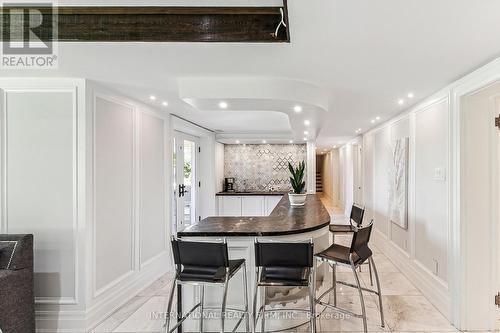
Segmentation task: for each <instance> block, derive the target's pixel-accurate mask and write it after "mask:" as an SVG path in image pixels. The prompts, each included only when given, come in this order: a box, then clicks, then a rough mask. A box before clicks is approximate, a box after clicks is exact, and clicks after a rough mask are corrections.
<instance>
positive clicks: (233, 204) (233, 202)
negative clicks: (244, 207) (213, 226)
mask: <svg viewBox="0 0 500 333" xmlns="http://www.w3.org/2000/svg"><path fill="white" fill-rule="evenodd" d="M218 198H219V216H241V196H236V195H223V196H219V197H218Z"/></svg>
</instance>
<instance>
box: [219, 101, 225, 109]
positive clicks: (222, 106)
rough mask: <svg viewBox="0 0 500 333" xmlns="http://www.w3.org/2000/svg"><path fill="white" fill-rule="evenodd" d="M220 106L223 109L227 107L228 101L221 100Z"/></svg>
mask: <svg viewBox="0 0 500 333" xmlns="http://www.w3.org/2000/svg"><path fill="white" fill-rule="evenodd" d="M219 107H220V108H221V109H227V103H226V102H219Z"/></svg>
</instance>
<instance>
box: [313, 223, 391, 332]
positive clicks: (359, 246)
mask: <svg viewBox="0 0 500 333" xmlns="http://www.w3.org/2000/svg"><path fill="white" fill-rule="evenodd" d="M372 227H373V220H372V221H371V222H370V224H369V225H367V226H366V227H363V228H359V229H356V230H354V231H353V237H352V242H351V246H350V247H346V246H342V245H338V244H332V245H331V246H330V247H329V248H328V249H326V250H324V251H322V252H320V253H317V254H316V255H315V258H316V259H317V260H319V261H325V262H327V263H328V264H329V265H330V266H332V268H333V270H334V272H335V270H336V269H335V266H336V265H342V266H348V267H350V268H351V270H352V273H353V274H354V278H355V280H356V285H353V284H350V283H347V282H343V281H337V279H336V276H335V274H334V275H333V281H332V287H331V288H330V289H328V290H327V291H325V292H324V293H323V294H321V295H320V296H319V297H318V298H317V299H316V303H318V304H321V305H323V306H326V307H329V308H332V309H334V310H336V311H338V312H340V313H344V314H349V315H352V316H354V317H356V318H362V319H363V328H364V331H365V333H366V332H368V326H367V322H366V309H365V302H364V299H363V291H367V292H370V293H373V294H375V295H377V296H378V300H379V307H380V321H381V326H382V327H384V326H385V324H384V309H383V305H382V292H381V291H380V281H379V277H378V272H377V267H376V266H375V262H374V260H373V253H372V251H371V250H370V248H369V246H368V243H369V241H370V236H371V232H372ZM367 260H368V261H369V262H370V263H371V266H372V268H373V272H374V274H375V280H376V283H377V290H376V291H375V290H372V289H367V288H363V287H361V284H360V282H359V276H358V273H357V268H359V267H360V265H362V264H363V263H364V262H366V261H367ZM337 283H338V284H342V285H344V286H347V287H352V288H356V289H358V292H359V300H360V303H361V314H357V313H354V312H351V311H348V310H345V309H342V308H340V307H338V306H337ZM332 290H333V299H334V300H333V305H332V304H330V303H325V302H322V301H321V299H322V298H323V297H324V296H325V295H326V294H329V293H331V292H332Z"/></svg>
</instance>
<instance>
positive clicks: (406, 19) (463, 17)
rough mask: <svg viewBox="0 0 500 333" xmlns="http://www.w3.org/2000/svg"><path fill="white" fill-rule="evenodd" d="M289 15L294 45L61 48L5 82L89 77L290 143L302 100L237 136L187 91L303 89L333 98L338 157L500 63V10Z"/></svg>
mask: <svg viewBox="0 0 500 333" xmlns="http://www.w3.org/2000/svg"><path fill="white" fill-rule="evenodd" d="M130 1H132V0H130ZM130 1H128V2H130ZM59 2H60V4H65V3H73V4H75V3H78V1H77V0H66V1H62V0H60V1H59ZM128 2H127V3H128ZM132 2H133V3H134V4H140V3H141V1H139V0H133V1H132ZM177 2H179V1H177ZM198 2H199V3H206V4H211V3H212V2H210V1H206V2H202V1H198ZM219 2H220V1H219ZM253 2H254V1H253ZM85 3H86V4H89V2H88V1H86V2H85ZM98 3H99V4H101V5H102V4H104V3H106V1H99V2H98ZM110 3H118V2H117V1H112V0H110ZM143 3H146V1H144V2H143ZM147 3H148V4H151V2H147ZM169 3H171V1H170V2H169V1H161V0H157V1H155V4H165V5H168V4H169ZM288 4H289V17H290V29H291V43H290V44H218V43H215V44H207V43H157V44H151V43H65V44H61V45H60V46H59V70H57V71H50V72H40V71H37V72H31V73H30V72H29V71H23V72H20V71H15V72H14V71H13V72H10V73H8V72H6V71H3V72H2V75H4V76H7V75H12V76H20V75H24V76H39V75H49V76H73V77H84V78H88V79H92V80H95V81H99V82H100V83H102V84H105V85H108V86H110V87H111V88H112V89H115V90H119V91H122V92H125V93H127V94H129V95H131V96H132V97H135V98H137V99H140V100H143V101H145V102H147V103H151V102H150V101H149V100H148V96H149V95H150V94H154V95H156V96H157V97H158V99H157V102H156V103H157V104H156V105H157V106H158V107H161V105H160V102H161V101H162V100H167V101H168V102H169V107H168V108H166V109H165V110H168V111H169V112H172V113H176V114H179V115H181V116H183V117H185V118H187V119H189V120H191V121H194V122H200V123H201V125H204V126H205V127H208V128H211V129H214V130H217V129H222V130H223V131H229V132H231V131H236V132H239V131H241V132H252V131H254V132H258V133H259V135H262V136H265V134H262V132H264V133H265V132H266V131H271V132H272V131H282V130H283V129H284V126H285V123H284V122H283V121H281V122H280V123H278V121H276V124H274V118H273V117H276V114H275V112H284V113H286V114H289V115H290V117H292V116H293V113H290V110H289V109H290V108H291V107H292V105H293V104H294V103H297V102H300V100H298V101H297V100H294V98H290V99H289V100H286V101H284V102H283V101H282V100H281V102H283V103H281V104H280V103H278V104H279V105H277V103H276V101H278V100H280V98H279V97H276V98H272V96H271V98H269V107H262V106H260V107H259V109H258V110H260V111H258V112H259V113H258V114H257V111H255V117H256V118H252V119H253V121H248V117H249V112H252V111H254V110H257V109H254V110H253V109H252V105H251V101H250V103H248V104H247V107H246V108H244V110H241V109H240V110H238V111H237V112H242V111H243V112H244V113H241V114H239V115H240V116H241V120H240V123H238V124H237V123H236V122H237V121H238V119H239V118H238V117H237V116H236V115H237V114H236V111H235V113H234V115H232V116H231V118H230V121H231V124H229V123H228V118H227V115H226V114H225V113H217V112H215V113H213V114H212V116H209V117H207V116H206V115H205V116H201V114H202V113H203V112H205V114H206V110H205V111H204V110H198V109H197V108H196V105H197V104H196V103H188V102H187V101H186V100H185V99H183V98H182V97H181V95H180V88H179V85H180V84H179V82H181V81H182V79H186V78H190V79H195V80H196V79H206V78H218V77H224V78H225V79H226V80H227V79H228V78H229V81H228V82H230V80H231V78H234V79H235V80H240V79H241V78H245V77H254V78H265V79H268V78H270V79H277V80H294V81H301V82H305V83H307V84H310V85H313V86H316V87H318V91H321V92H322V94H324V96H326V97H325V101H326V102H325V103H326V106H325V109H326V110H324V112H325V116H324V118H323V117H319V118H318V119H316V118H315V120H314V121H315V122H317V123H315V124H314V126H315V129H317V130H315V133H314V136H316V135H317V143H318V145H319V146H322V147H331V146H333V145H334V144H338V143H341V142H342V141H345V140H348V139H349V138H351V137H353V136H355V135H356V133H355V130H356V129H358V128H362V129H363V131H365V130H367V129H368V128H369V127H371V126H374V125H373V124H371V123H370V120H371V119H373V118H374V117H376V116H380V117H381V120H380V121H383V120H386V119H388V118H390V117H392V116H394V115H396V114H398V113H400V112H401V111H403V109H404V108H406V107H408V106H409V105H410V104H412V103H416V102H418V101H419V100H421V99H423V98H425V97H426V96H429V95H430V94H432V93H433V92H435V91H437V90H438V89H440V88H442V87H444V86H445V85H447V84H449V83H451V82H452V81H454V80H456V79H458V78H459V77H461V76H463V75H464V74H467V73H469V72H471V71H473V70H474V69H476V68H478V67H479V66H481V65H483V64H485V63H487V62H489V61H490V60H492V59H494V58H496V57H498V56H499V55H500V42H499V39H498V36H500V20H499V19H498V13H500V1H498V0H481V1H474V0H379V1H373V0H358V1H346V0H289V1H288ZM290 89H291V91H289V94H290V96H296V95H297V96H299V95H300V93H301V91H300V90H301V88H299V87H298V86H297V87H296V88H290ZM294 89H296V91H294ZM409 92H413V93H414V94H415V98H413V99H412V100H411V101H407V102H406V103H405V105H404V106H400V105H398V103H397V100H398V99H399V98H403V97H406V95H407V94H408V93H409ZM191 97H192V98H194V99H195V100H196V96H191ZM211 97H212V98H215V99H216V96H215V97H214V96H211ZM221 97H222V96H221ZM234 97H235V98H236V97H238V98H241V96H234ZM247 97H248V96H246V97H245V98H247ZM224 98H232V97H231V96H224ZM199 102H200V103H202V102H203V103H205V102H206V101H204V100H202V99H200V100H199ZM309 102H310V101H308V103H309ZM203 103H202V104H203ZM259 103H262V100H260V101H259ZM312 104H314V105H313V107H322V104H323V103H322V102H320V101H318V102H317V103H312ZM287 108H288V110H286V109H287ZM263 109H265V111H267V112H262V111H263ZM228 111H231V110H230V108H228ZM318 112H321V111H318ZM243 115H244V117H243ZM295 116H296V117H298V118H295V120H293V119H291V120H290V123H291V128H292V132H293V134H292V135H293V136H294V137H300V136H302V130H303V128H301V126H300V124H301V121H302V118H300V117H308V116H311V115H307V114H303V115H301V114H299V115H295ZM294 121H295V122H294ZM271 123H272V124H271ZM294 124H296V125H294ZM297 124H298V125H297Z"/></svg>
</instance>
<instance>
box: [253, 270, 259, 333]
mask: <svg viewBox="0 0 500 333" xmlns="http://www.w3.org/2000/svg"><path fill="white" fill-rule="evenodd" d="M255 271H256V274H255V285H254V288H255V289H254V292H253V311H252V319H253V320H252V321H253V323H252V332H254V333H255V332H257V317H258V316H257V295H258V294H259V273H258V269H256V270H255Z"/></svg>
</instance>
